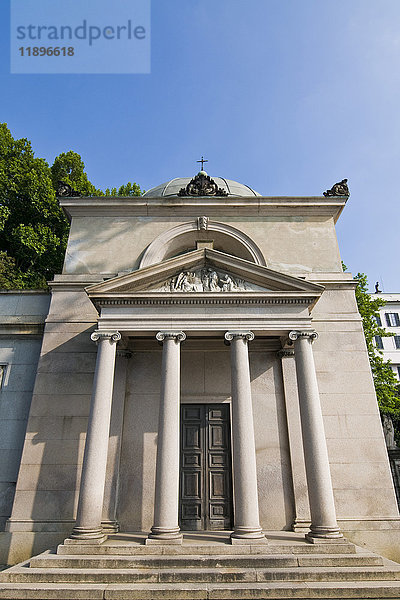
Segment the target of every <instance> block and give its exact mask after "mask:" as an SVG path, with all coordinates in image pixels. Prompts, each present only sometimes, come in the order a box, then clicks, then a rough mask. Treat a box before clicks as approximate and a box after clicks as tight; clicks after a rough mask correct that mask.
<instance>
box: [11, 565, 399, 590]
mask: <svg viewBox="0 0 400 600" xmlns="http://www.w3.org/2000/svg"><path fill="white" fill-rule="evenodd" d="M1 579H2V580H3V581H4V582H6V583H51V584H54V583H59V584H61V583H105V584H111V583H119V584H122V583H126V584H128V583H131V584H143V583H147V584H154V583H160V584H161V583H166V584H178V585H181V584H185V583H210V584H211V583H234V582H240V583H244V582H247V583H262V582H271V581H275V582H277V581H290V582H300V581H308V582H316V581H321V582H329V581H332V582H333V581H336V582H344V581H353V582H354V581H359V582H366V581H399V589H400V568H399V569H397V570H390V569H387V568H384V567H370V568H369V569H365V568H360V567H346V568H337V567H327V568H325V569H321V568H318V567H313V568H310V567H298V568H297V569H194V568H193V569H175V570H173V571H165V570H163V569H58V568H48V569H46V570H43V569H35V568H22V569H21V568H20V569H16V570H13V569H10V570H8V571H7V573H6V574H5V576H4V577H2V578H1Z"/></svg>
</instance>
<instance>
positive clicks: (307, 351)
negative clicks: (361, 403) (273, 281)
mask: <svg viewBox="0 0 400 600" xmlns="http://www.w3.org/2000/svg"><path fill="white" fill-rule="evenodd" d="M317 337H318V334H317V333H316V332H314V331H291V332H290V333H289V338H290V339H291V340H292V341H294V348H295V360H296V374H297V386H298V393H299V404H300V417H301V426H302V432H303V447H304V458H305V465H306V475H307V485H308V497H309V502H310V512H311V528H310V531H309V533H307V534H306V538H307V539H308V540H309V541H311V542H318V541H329V540H333V541H337V540H338V538H341V539H343V535H342V533H341V532H340V529H339V527H338V524H337V520H336V510H335V503H334V498H333V490H332V480H331V473H330V468H329V459H328V450H327V446H326V438H325V430H324V423H323V419H322V411H321V402H320V397H319V391H318V384H317V375H316V372H315V364H314V356H313V351H312V347H311V344H312V342H313V340H315V339H316V338H317Z"/></svg>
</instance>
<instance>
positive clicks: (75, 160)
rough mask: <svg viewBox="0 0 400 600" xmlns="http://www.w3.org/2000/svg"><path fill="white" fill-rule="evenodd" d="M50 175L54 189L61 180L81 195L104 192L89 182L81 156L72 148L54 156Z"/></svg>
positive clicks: (99, 194) (98, 194)
mask: <svg viewBox="0 0 400 600" xmlns="http://www.w3.org/2000/svg"><path fill="white" fill-rule="evenodd" d="M51 177H52V181H53V187H54V189H55V190H57V188H58V182H59V181H63V182H64V183H68V184H69V185H70V186H71V187H72V188H73V189H74V190H76V191H77V192H79V193H80V194H81V195H82V196H104V192H102V191H101V190H98V189H97V188H96V187H95V186H94V185H93V184H92V183H90V181H89V179H88V176H87V175H86V173H85V164H84V162H83V160H82V158H81V157H80V156H79V154H77V153H76V152H73V151H72V150H69V152H62V153H61V154H60V155H59V156H57V157H56V159H55V160H54V163H53V165H52V167H51Z"/></svg>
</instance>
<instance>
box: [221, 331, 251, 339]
mask: <svg viewBox="0 0 400 600" xmlns="http://www.w3.org/2000/svg"><path fill="white" fill-rule="evenodd" d="M224 337H225V339H226V341H227V342H231V341H232V340H234V339H236V338H241V339H243V340H247V341H248V342H251V341H252V340H254V333H253V332H252V331H227V332H226V333H225V336H224Z"/></svg>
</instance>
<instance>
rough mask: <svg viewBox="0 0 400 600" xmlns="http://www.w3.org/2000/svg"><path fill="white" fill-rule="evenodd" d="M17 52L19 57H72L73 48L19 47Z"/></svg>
mask: <svg viewBox="0 0 400 600" xmlns="http://www.w3.org/2000/svg"><path fill="white" fill-rule="evenodd" d="M18 50H19V53H20V55H21V56H74V54H75V48H74V47H73V46H55V47H53V46H26V47H24V46H21V47H20V48H19V49H18Z"/></svg>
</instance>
